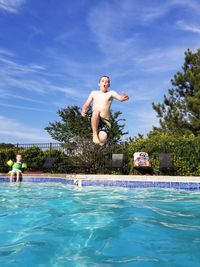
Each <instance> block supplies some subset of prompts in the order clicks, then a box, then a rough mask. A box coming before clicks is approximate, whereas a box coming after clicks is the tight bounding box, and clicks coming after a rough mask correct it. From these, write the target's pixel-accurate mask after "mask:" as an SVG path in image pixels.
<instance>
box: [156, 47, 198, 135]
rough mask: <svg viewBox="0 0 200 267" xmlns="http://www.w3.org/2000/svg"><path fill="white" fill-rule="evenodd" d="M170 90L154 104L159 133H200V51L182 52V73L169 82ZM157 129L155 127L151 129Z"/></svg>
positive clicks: (178, 73)
mask: <svg viewBox="0 0 200 267" xmlns="http://www.w3.org/2000/svg"><path fill="white" fill-rule="evenodd" d="M171 83H172V86H173V88H171V89H169V90H168V95H167V96H166V95H164V101H163V103H158V104H155V103H153V104H152V105H153V109H154V110H155V111H156V112H157V117H158V118H159V119H160V120H159V121H160V126H161V128H160V129H161V130H162V131H164V132H172V133H178V134H190V133H193V134H194V135H198V134H199V133H200V49H198V50H197V52H196V53H193V52H191V51H190V50H189V49H188V50H187V51H186V52H185V62H184V64H183V66H182V71H178V72H177V73H176V74H175V75H174V78H173V79H172V80H171ZM154 129H156V128H154Z"/></svg>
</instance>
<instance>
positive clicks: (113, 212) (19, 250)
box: [0, 183, 200, 267]
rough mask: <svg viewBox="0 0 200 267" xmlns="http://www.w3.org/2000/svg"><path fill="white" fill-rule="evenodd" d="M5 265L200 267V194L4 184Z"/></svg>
mask: <svg viewBox="0 0 200 267" xmlns="http://www.w3.org/2000/svg"><path fill="white" fill-rule="evenodd" d="M0 266H1V267H4V266H20V267H23V266H28V267H32V266H34V267H35V266H48V267H51V266H53V267H61V266H67V267H68V266H69V267H70V266H81V267H83V266H86V267H88V266H99V267H100V266H101V267H104V266H106V267H107V266H141V267H146V266H167V267H169V266H173V267H174V266H181V267H182V266H187V267H188V266H192V267H195V266H200V193H199V192H188V191H178V190H177V191H176V190H169V189H155V188H154V189H137V190H133V189H122V188H100V187H99V188H97V187H89V188H86V187H84V188H77V187H72V186H71V187H70V186H67V185H62V184H53V183H48V184H42V183H39V184H37V183H22V184H19V185H17V184H8V183H1V187H0Z"/></svg>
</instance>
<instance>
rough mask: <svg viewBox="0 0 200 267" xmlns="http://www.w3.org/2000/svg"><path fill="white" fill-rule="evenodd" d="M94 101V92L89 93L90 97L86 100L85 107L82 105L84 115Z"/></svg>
mask: <svg viewBox="0 0 200 267" xmlns="http://www.w3.org/2000/svg"><path fill="white" fill-rule="evenodd" d="M92 101H93V96H92V93H91V94H90V95H89V97H88V99H87V100H86V102H85V104H84V105H83V107H82V112H81V115H82V116H83V117H85V115H86V113H87V111H88V109H89V107H90V105H91V103H92Z"/></svg>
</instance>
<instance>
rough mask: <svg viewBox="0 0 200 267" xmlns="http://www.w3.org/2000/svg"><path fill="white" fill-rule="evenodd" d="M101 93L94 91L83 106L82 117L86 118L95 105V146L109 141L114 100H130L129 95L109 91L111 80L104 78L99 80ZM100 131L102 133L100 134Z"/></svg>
mask: <svg viewBox="0 0 200 267" xmlns="http://www.w3.org/2000/svg"><path fill="white" fill-rule="evenodd" d="M98 85H99V88H100V90H99V91H97V90H96V91H92V92H91V93H90V95H89V97H88V99H87V101H86V102H85V104H84V105H83V108H82V113H81V114H82V116H85V115H86V113H87V111H88V109H89V106H90V105H91V103H93V108H92V119H91V126H92V132H93V142H94V143H95V144H99V145H104V143H105V142H106V139H107V131H109V128H111V124H110V122H109V119H110V115H111V113H110V106H111V104H112V101H113V99H117V100H119V101H126V100H128V99H129V97H128V95H126V94H123V95H120V94H118V93H116V92H115V91H108V88H109V87H110V78H109V77H108V76H102V77H101V78H100V79H99V84H98ZM99 130H100V132H99ZM103 132H104V133H103Z"/></svg>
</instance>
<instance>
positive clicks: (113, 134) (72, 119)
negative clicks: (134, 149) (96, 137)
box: [45, 106, 127, 144]
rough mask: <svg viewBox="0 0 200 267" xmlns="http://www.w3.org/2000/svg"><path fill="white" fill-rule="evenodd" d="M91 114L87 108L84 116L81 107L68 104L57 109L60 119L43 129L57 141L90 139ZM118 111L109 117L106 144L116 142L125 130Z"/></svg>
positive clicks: (66, 141)
mask: <svg viewBox="0 0 200 267" xmlns="http://www.w3.org/2000/svg"><path fill="white" fill-rule="evenodd" d="M91 114H92V111H91V109H89V111H88V115H87V116H86V117H82V116H81V108H80V107H78V106H68V107H67V108H64V109H60V110H58V115H59V116H60V118H61V121H54V122H49V125H48V126H47V127H45V130H46V131H47V132H48V133H49V134H50V136H51V137H52V138H53V139H55V140H57V141H59V142H64V143H68V142H78V141H82V140H92V131H91V121H90V118H91ZM121 114H122V113H121V112H120V111H118V112H114V113H113V114H112V116H111V118H110V121H111V124H112V127H111V130H110V134H109V138H108V142H107V144H110V143H112V144H113V143H114V144H116V143H118V142H119V141H121V137H122V136H123V135H125V134H127V132H124V127H125V124H124V123H122V124H120V122H122V121H125V120H124V119H120V118H119V117H120V115H121Z"/></svg>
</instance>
